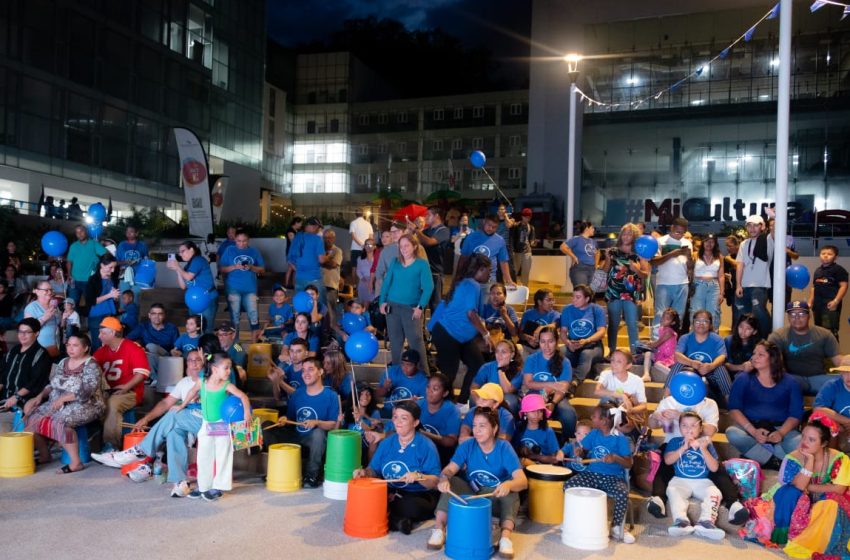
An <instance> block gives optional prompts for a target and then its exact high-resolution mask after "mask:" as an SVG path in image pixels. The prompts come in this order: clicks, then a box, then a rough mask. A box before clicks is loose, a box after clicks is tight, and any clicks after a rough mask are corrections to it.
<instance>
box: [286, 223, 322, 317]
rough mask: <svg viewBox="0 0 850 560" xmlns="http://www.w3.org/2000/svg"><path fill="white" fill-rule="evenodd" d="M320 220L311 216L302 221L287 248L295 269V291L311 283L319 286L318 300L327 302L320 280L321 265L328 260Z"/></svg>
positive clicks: (292, 266)
mask: <svg viewBox="0 0 850 560" xmlns="http://www.w3.org/2000/svg"><path fill="white" fill-rule="evenodd" d="M321 229H322V222H320V221H319V218H317V217H315V216H311V217H309V218H307V220H306V221H305V222H304V229H303V230H302V231H299V232H298V233H296V234H295V239H293V240H292V249H290V250H289V266H290V267H291V268H292V269H293V270H295V292H296V293H298V292H303V291H304V289H305V288H307V286H309V285H310V284H313V285H314V286H316V287H318V288H319V292H320V293H319V301H320V302H321V303H326V302H327V294H326V293H325V283H324V282H322V270H321V266H322V265H323V264H325V263H326V262H327V261H328V258H329V256H328V253H327V252H326V251H325V244H324V240H323V239H322V236H321V234H319V230H321Z"/></svg>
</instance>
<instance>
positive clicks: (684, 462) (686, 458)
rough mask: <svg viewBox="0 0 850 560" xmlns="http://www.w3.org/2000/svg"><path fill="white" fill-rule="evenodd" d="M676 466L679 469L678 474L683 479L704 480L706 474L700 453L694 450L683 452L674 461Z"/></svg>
mask: <svg viewBox="0 0 850 560" xmlns="http://www.w3.org/2000/svg"><path fill="white" fill-rule="evenodd" d="M676 466H677V467H678V468H679V474H681V476H683V477H684V478H704V477H705V476H706V473H707V469H706V466H705V459H704V458H703V456H702V452H701V451H697V450H696V449H688V450H687V451H685V453H684V454H683V455H682V456H681V457H679V460H678V461H676Z"/></svg>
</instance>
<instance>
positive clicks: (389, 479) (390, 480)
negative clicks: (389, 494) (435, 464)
mask: <svg viewBox="0 0 850 560" xmlns="http://www.w3.org/2000/svg"><path fill="white" fill-rule="evenodd" d="M416 480H425V477H424V476H422V475H420V476H417V477H416ZM372 482H383V483H389V482H404V479H403V478H375V479H373V480H372Z"/></svg>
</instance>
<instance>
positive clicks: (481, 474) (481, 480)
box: [469, 470, 499, 488]
mask: <svg viewBox="0 0 850 560" xmlns="http://www.w3.org/2000/svg"><path fill="white" fill-rule="evenodd" d="M469 482H470V483H471V484H472V485H473V486H477V487H478V488H493V487H494V486H498V485H499V478H498V477H497V476H496V475H494V474H493V473H491V472H489V471H484V470H477V471H472V472H471V473H469Z"/></svg>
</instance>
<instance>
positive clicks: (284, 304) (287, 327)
mask: <svg viewBox="0 0 850 560" xmlns="http://www.w3.org/2000/svg"><path fill="white" fill-rule="evenodd" d="M288 299H289V298H287V297H286V290H285V289H283V286H280V285H277V286H275V287H274V292H272V304H271V305H269V322H268V323H267V324H266V328H265V329H263V336H264V337H265V338H266V340H270V341H274V342H280V341H281V340H283V337H284V335H286V333H287V332H289V331H291V330H292V327H293V323H294V322H295V310H294V309H293V308H292V305H290V304H289V303H288Z"/></svg>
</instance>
